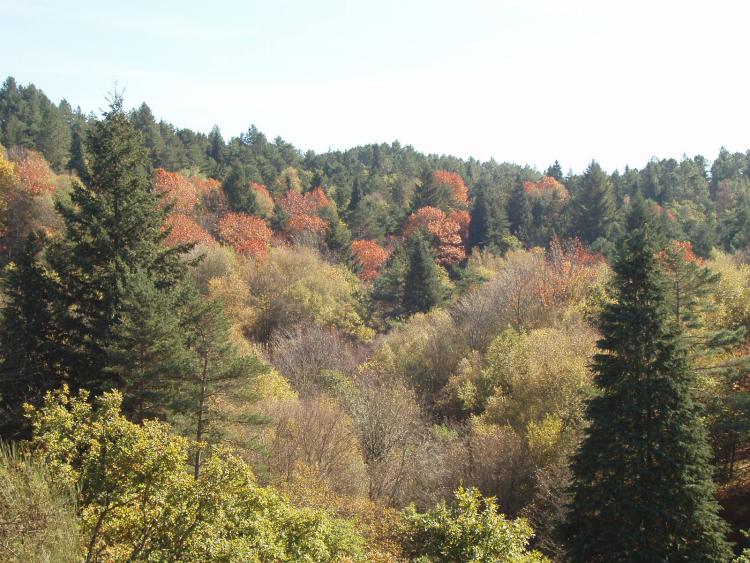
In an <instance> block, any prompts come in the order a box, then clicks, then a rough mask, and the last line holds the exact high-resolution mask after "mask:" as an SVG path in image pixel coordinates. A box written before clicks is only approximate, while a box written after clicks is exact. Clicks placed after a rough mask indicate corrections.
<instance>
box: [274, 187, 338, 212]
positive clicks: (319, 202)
mask: <svg viewBox="0 0 750 563" xmlns="http://www.w3.org/2000/svg"><path fill="white" fill-rule="evenodd" d="M329 205H332V203H331V200H330V199H328V196H327V195H326V194H325V192H324V191H323V190H322V189H320V188H315V189H314V190H313V191H311V192H307V193H306V194H299V193H297V192H295V191H293V190H289V191H288V192H287V193H286V195H285V196H284V197H283V198H281V201H279V206H281V209H283V210H284V211H285V212H286V213H288V214H289V215H315V214H316V213H317V212H318V211H319V210H320V209H322V208H323V207H328V206H329Z"/></svg>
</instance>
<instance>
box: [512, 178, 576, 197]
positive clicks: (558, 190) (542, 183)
mask: <svg viewBox="0 0 750 563" xmlns="http://www.w3.org/2000/svg"><path fill="white" fill-rule="evenodd" d="M523 191H524V192H526V194H527V195H530V196H542V195H546V194H550V195H554V196H556V197H557V198H558V199H561V200H565V199H568V198H569V197H570V193H568V190H567V189H566V188H565V186H563V185H562V184H561V183H560V182H558V181H557V180H555V179H554V178H553V177H552V176H543V177H542V179H541V180H539V181H538V182H531V181H529V180H526V181H525V182H524V183H523Z"/></svg>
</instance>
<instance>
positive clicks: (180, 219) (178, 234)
mask: <svg viewBox="0 0 750 563" xmlns="http://www.w3.org/2000/svg"><path fill="white" fill-rule="evenodd" d="M164 226H165V227H166V228H168V229H170V231H169V234H168V235H167V236H166V238H165V239H164V241H163V243H164V244H165V245H166V246H177V245H179V244H186V243H191V242H194V243H202V244H205V245H207V246H211V247H214V246H218V243H217V242H216V240H215V239H214V238H213V237H212V236H211V235H210V234H208V231H206V230H205V229H204V228H203V227H201V226H200V225H199V224H198V223H196V222H195V221H194V220H193V219H191V218H190V217H188V216H187V215H184V214H182V213H174V214H172V215H169V216H167V218H166V219H165V220H164Z"/></svg>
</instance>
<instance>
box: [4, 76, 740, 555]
mask: <svg viewBox="0 0 750 563" xmlns="http://www.w3.org/2000/svg"><path fill="white" fill-rule="evenodd" d="M127 101H128V102H130V100H127ZM108 103H109V106H108V109H106V110H105V111H104V112H103V113H102V114H101V115H95V114H91V113H85V112H84V111H83V110H81V109H80V108H75V109H74V108H73V106H72V105H71V103H69V102H68V101H66V100H62V101H60V102H59V103H54V102H53V101H51V100H50V99H49V98H48V97H47V96H46V95H45V94H44V93H43V92H42V90H40V89H38V88H37V87H36V86H34V85H33V84H29V85H26V86H24V85H20V84H17V83H16V81H15V80H14V79H13V78H12V77H9V78H7V79H6V80H5V82H4V83H3V85H2V88H1V89H0V267H1V268H2V286H1V293H0V304H1V306H2V310H1V314H0V439H1V440H2V442H0V560H3V561H5V560H8V561H25V562H36V561H40V562H41V561H54V562H58V561H59V562H65V561H71V562H72V561H87V562H94V561H96V562H105V561H196V562H198V561H227V562H228V561H311V562H312V561H373V562H378V561H382V562H390V561H392V562H396V561H419V562H430V561H432V562H514V563H515V562H543V561H548V562H551V561H574V562H598V561H601V562H603V561H655V562H656V561H670V562H671V561H706V562H708V561H710V562H728V561H736V562H746V561H750V549H748V546H750V539H749V538H748V536H747V531H748V529H750V332H748V329H749V328H750V150H748V151H747V152H745V153H732V152H729V151H728V150H726V149H723V148H722V149H721V150H720V152H719V155H718V157H717V158H716V160H714V161H713V162H711V161H709V160H708V159H706V158H704V157H703V156H700V155H695V156H683V157H682V159H681V160H675V159H672V158H668V159H659V158H656V157H654V158H652V159H651V160H650V161H649V162H646V163H644V165H643V167H642V168H639V169H636V168H625V169H624V170H621V171H618V170H616V171H611V172H610V171H606V170H604V169H603V168H602V167H601V166H600V165H599V164H598V163H597V162H596V161H593V160H592V161H591V163H590V164H589V165H588V167H587V168H586V169H585V170H582V171H578V172H576V171H573V170H568V171H565V170H564V169H563V165H562V164H560V163H558V162H554V163H551V164H550V165H549V167H548V168H547V169H545V170H543V171H540V170H537V169H535V168H534V167H531V166H525V165H520V164H512V163H507V162H503V163H499V162H496V161H494V160H490V161H487V162H480V161H478V160H474V159H468V160H466V159H460V158H455V157H451V156H445V155H434V154H429V155H428V154H422V153H420V152H418V151H417V150H415V149H414V148H413V147H411V146H409V145H405V146H404V145H401V144H400V143H398V142H393V143H391V144H371V145H366V146H358V147H354V148H351V149H349V150H345V151H331V152H326V153H321V154H318V153H315V152H312V151H307V152H303V151H302V150H300V149H298V148H296V147H295V146H294V145H292V144H291V143H289V142H287V141H285V140H284V139H282V138H280V137H277V138H275V139H273V140H269V139H268V138H266V136H265V135H264V134H263V133H262V132H261V131H259V130H258V129H257V128H256V127H255V126H254V125H250V126H249V127H248V128H247V130H246V131H244V132H243V133H241V134H240V135H238V136H236V137H231V138H229V139H225V138H224V136H223V135H222V132H221V131H220V130H219V129H218V128H217V127H214V128H213V129H212V130H211V131H210V132H208V133H207V134H206V133H203V132H196V131H192V130H189V129H181V128H178V127H177V126H175V125H172V124H170V123H167V122H165V121H161V120H157V118H156V117H155V116H154V115H153V113H152V111H151V109H150V108H149V107H148V106H147V105H146V104H145V103H143V104H142V105H140V106H138V107H137V108H136V109H133V110H127V109H125V108H126V106H125V105H124V101H123V98H122V96H121V95H120V94H119V93H117V92H114V93H112V94H111V96H110V99H109V100H108Z"/></svg>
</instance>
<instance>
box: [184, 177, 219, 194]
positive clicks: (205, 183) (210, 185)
mask: <svg viewBox="0 0 750 563" xmlns="http://www.w3.org/2000/svg"><path fill="white" fill-rule="evenodd" d="M190 181H191V182H192V183H193V187H194V188H195V191H196V192H197V193H199V194H201V195H205V194H208V193H211V192H214V191H216V190H218V189H220V188H221V182H219V181H218V180H214V179H213V178H204V177H203V176H193V177H192V178H190Z"/></svg>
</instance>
